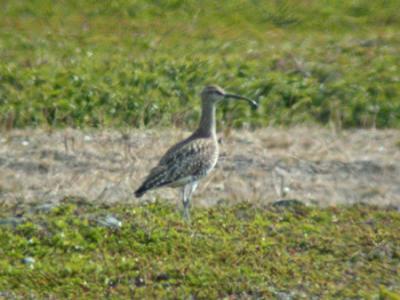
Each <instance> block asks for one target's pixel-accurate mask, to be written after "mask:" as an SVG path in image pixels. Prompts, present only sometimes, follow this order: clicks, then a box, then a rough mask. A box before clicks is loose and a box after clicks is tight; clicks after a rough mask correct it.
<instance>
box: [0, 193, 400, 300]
mask: <svg viewBox="0 0 400 300" xmlns="http://www.w3.org/2000/svg"><path fill="white" fill-rule="evenodd" d="M33 211H34V212H33ZM106 215H113V216H114V217H115V218H117V219H118V220H120V221H121V222H122V226H120V227H118V226H116V227H114V228H107V227H105V226H103V225H101V224H100V223H99V222H98V220H99V219H101V218H104V216H106ZM16 216H17V217H16ZM10 218H14V219H10ZM0 220H3V222H2V225H0V295H6V296H9V297H12V296H17V297H21V298H26V297H31V298H65V297H69V298H74V299H76V298H82V299H83V298H85V299H88V298H92V299H99V298H103V297H105V296H107V297H109V298H112V299H116V298H129V297H131V298H132V297H134V298H136V299H137V298H139V299H143V298H157V299H165V298H178V299H183V298H185V299H187V298H190V297H193V299H215V298H223V297H235V296H236V297H243V298H245V297H248V298H251V299H258V298H269V299H270V298H277V299H283V298H279V297H284V296H285V295H286V296H287V297H289V296H290V297H292V298H293V299H321V298H323V299H360V298H362V299H399V297H400V296H399V292H400V244H399V241H400V231H399V230H398V229H399V227H400V214H399V212H398V211H397V210H394V209H389V208H377V207H373V206H366V205H357V206H352V207H337V208H317V207H304V206H301V205H295V206H290V207H277V206H266V207H259V206H257V207H256V206H252V205H249V204H240V205H236V206H233V207H227V206H216V207H214V208H209V209H205V208H197V209H194V211H193V218H192V223H191V224H190V225H189V224H186V223H185V222H183V221H182V218H181V216H180V214H179V211H178V210H177V209H176V207H174V206H171V205H167V204H162V203H160V202H156V203H154V204H144V205H122V204H118V205H112V206H110V207H106V206H104V207H99V206H92V205H89V204H85V203H80V204H79V202H75V201H73V199H65V202H64V204H62V205H60V206H58V207H55V208H53V209H52V210H50V211H47V212H44V211H40V210H37V209H36V210H32V209H29V208H27V207H26V208H21V207H12V208H4V207H3V208H2V211H1V218H0ZM4 220H14V223H15V226H13V225H10V224H11V223H12V222H9V223H10V224H9V225H5V223H7V222H4ZM18 220H23V221H22V222H19V221H18ZM27 258H28V260H27ZM24 259H25V260H24ZM29 259H34V262H33V263H32V262H30V261H29ZM312 297H314V298H312ZM292 298H290V299H292ZM235 299H236V298H235ZM285 299H286V298H285ZM288 299H289V298H288Z"/></svg>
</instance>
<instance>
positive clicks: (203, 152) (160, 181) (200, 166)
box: [142, 139, 217, 190]
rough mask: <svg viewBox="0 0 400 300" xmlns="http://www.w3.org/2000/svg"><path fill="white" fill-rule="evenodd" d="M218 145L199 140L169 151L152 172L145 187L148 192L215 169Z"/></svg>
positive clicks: (144, 184)
mask: <svg viewBox="0 0 400 300" xmlns="http://www.w3.org/2000/svg"><path fill="white" fill-rule="evenodd" d="M214 147H216V145H214V144H213V142H212V141H210V140H208V139H198V140H193V141H191V142H188V143H185V144H183V145H181V146H180V147H176V148H175V149H174V151H168V152H167V153H166V155H164V156H163V157H162V158H161V160H160V162H159V164H158V165H157V166H156V167H155V168H153V169H152V170H151V171H150V174H149V175H148V176H147V178H146V180H145V181H144V183H143V185H142V186H143V187H145V189H146V190H148V189H151V188H155V187H160V186H163V185H170V184H173V183H176V182H179V181H180V180H183V179H185V178H188V177H197V176H201V175H202V172H206V171H207V170H208V169H210V168H212V167H213V164H215V161H216V159H217V153H216V151H215V148H214Z"/></svg>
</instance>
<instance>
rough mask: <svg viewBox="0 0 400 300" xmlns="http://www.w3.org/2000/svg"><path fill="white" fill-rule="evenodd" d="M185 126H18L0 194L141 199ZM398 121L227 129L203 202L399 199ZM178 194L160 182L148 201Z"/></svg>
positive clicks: (1, 144) (4, 157) (4, 142)
mask: <svg viewBox="0 0 400 300" xmlns="http://www.w3.org/2000/svg"><path fill="white" fill-rule="evenodd" d="M187 134H188V133H187V132H182V131H176V130H172V129H170V130H166V131H155V130H144V131H139V130H131V131H129V132H127V131H124V132H122V131H110V130H103V131H78V130H73V129H67V130H57V131H51V132H48V131H44V130H18V131H17V130H15V131H10V132H5V133H2V134H1V136H0V169H1V172H0V201H1V202H3V203H15V202H53V201H59V200H60V199H62V198H64V197H65V196H77V197H83V198H85V199H89V200H90V201H96V202H116V201H118V202H120V201H127V202H132V201H137V200H136V199H135V198H134V196H133V191H134V189H135V188H136V187H137V186H138V185H139V183H140V181H141V180H142V179H143V177H144V176H145V175H146V173H147V171H148V170H149V169H150V168H151V167H152V166H153V165H154V164H155V163H156V162H157V161H158V159H159V157H160V155H161V154H162V152H164V151H165V150H166V149H167V148H168V147H169V146H170V145H172V144H173V143H174V142H176V141H178V140H179V139H181V138H183V137H184V136H186V135H187ZM399 136H400V135H399V131H398V130H384V131H377V130H354V131H342V132H339V133H334V132H332V131H329V130H327V129H320V128H304V127H302V128H300V127H298V128H292V129H276V128H267V129H260V130H257V131H255V132H251V131H235V132H232V133H229V134H228V135H225V136H222V137H221V158H220V161H219V163H218V166H217V168H216V170H215V171H214V172H213V173H212V175H211V176H209V177H208V178H207V179H205V180H203V182H202V184H201V185H200V187H199V189H198V191H197V193H196V195H195V201H194V202H195V203H196V204H197V205H203V206H208V205H213V204H216V203H219V202H221V201H222V202H228V203H236V202H239V201H246V200H248V201H259V202H263V203H264V202H272V201H275V200H278V199H282V198H284V199H298V200H301V201H304V202H308V203H309V202H315V203H319V204H322V205H332V204H336V203H354V202H368V203H375V204H381V205H388V204H395V205H398V204H400V151H399V147H398V142H399ZM155 197H162V198H163V199H168V200H170V201H178V199H179V196H178V194H177V191H176V190H172V189H160V190H158V191H154V192H150V193H148V194H146V195H145V197H144V199H145V200H151V199H154V198H155Z"/></svg>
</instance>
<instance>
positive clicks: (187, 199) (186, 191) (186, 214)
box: [183, 182, 197, 221]
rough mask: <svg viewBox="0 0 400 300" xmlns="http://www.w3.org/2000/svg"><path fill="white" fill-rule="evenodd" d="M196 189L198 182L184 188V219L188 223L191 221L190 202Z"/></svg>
mask: <svg viewBox="0 0 400 300" xmlns="http://www.w3.org/2000/svg"><path fill="white" fill-rule="evenodd" d="M196 188H197V182H192V183H189V184H186V185H185V186H184V187H183V217H184V218H185V219H186V220H188V221H189V220H190V201H191V200H192V194H193V192H194V191H195V190H196Z"/></svg>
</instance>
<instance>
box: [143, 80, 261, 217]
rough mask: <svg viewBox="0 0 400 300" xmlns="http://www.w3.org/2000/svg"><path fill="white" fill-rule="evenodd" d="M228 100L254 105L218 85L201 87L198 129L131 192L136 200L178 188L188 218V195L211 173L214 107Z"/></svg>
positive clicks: (214, 154)
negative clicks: (154, 191) (180, 190)
mask: <svg viewBox="0 0 400 300" xmlns="http://www.w3.org/2000/svg"><path fill="white" fill-rule="evenodd" d="M229 98H231V99H238V100H244V101H247V102H249V103H250V104H251V105H252V107H253V108H256V107H257V106H258V104H257V103H256V102H254V101H253V100H251V99H248V98H246V97H242V96H239V95H234V94H229V93H226V92H225V91H224V90H223V89H222V88H220V87H218V86H215V85H211V86H207V87H205V88H204V89H203V91H202V92H201V100H202V113H201V120H200V125H199V127H198V128H197V130H196V131H194V132H193V133H192V135H190V136H189V137H188V138H186V139H184V140H183V141H181V142H179V143H177V144H175V145H174V146H172V147H171V148H170V149H169V150H168V151H167V152H166V153H165V154H164V156H163V157H162V158H161V160H160V161H159V163H158V165H157V166H156V167H154V168H153V169H152V170H151V171H150V174H149V175H148V176H147V177H146V179H145V180H144V182H143V183H142V185H141V186H140V187H139V189H138V190H137V191H136V192H135V196H136V197H141V196H142V195H143V194H144V193H145V192H147V191H148V190H151V189H155V188H159V187H165V186H168V187H182V201H183V215H184V217H185V218H186V219H189V217H190V215H189V210H190V200H191V197H192V194H193V192H194V190H195V189H196V187H197V184H198V182H199V180H200V179H201V178H203V177H205V176H206V175H207V174H209V173H210V172H211V170H212V169H213V168H214V167H215V165H216V163H217V160H218V153H219V151H218V141H217V134H216V130H215V106H216V104H217V103H218V102H219V101H221V100H224V99H229Z"/></svg>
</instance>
